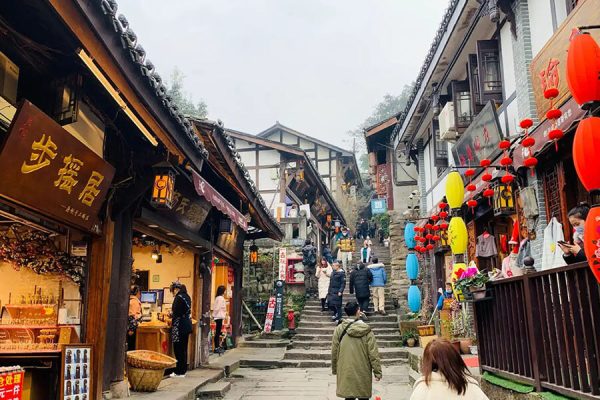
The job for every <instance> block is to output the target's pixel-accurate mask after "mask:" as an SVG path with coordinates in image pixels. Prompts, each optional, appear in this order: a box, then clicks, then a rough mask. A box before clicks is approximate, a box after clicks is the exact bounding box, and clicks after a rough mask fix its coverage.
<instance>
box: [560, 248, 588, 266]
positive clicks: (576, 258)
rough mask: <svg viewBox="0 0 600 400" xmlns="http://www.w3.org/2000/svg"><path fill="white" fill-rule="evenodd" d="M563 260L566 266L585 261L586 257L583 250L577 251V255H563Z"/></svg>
mask: <svg viewBox="0 0 600 400" xmlns="http://www.w3.org/2000/svg"><path fill="white" fill-rule="evenodd" d="M563 258H564V260H565V262H566V263H567V264H568V265H571V264H575V263H578V262H584V261H587V257H586V256H585V252H584V251H583V249H581V250H579V253H577V254H571V253H569V254H563Z"/></svg>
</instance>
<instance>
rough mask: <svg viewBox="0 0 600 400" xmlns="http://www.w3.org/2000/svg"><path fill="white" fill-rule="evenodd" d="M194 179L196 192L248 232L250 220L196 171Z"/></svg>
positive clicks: (193, 173) (193, 172)
mask: <svg viewBox="0 0 600 400" xmlns="http://www.w3.org/2000/svg"><path fill="white" fill-rule="evenodd" d="M192 175H193V177H194V188H195V189H196V192H197V193H198V194H199V195H200V196H202V197H204V198H205V199H206V200H207V201H208V202H209V203H210V204H212V205H213V206H215V207H216V208H217V210H219V211H221V212H222V213H223V214H225V215H227V216H228V217H229V218H231V220H232V221H233V222H234V223H235V224H236V225H238V226H239V227H240V228H242V229H243V230H244V231H246V232H247V231H248V220H247V219H246V217H245V216H244V215H243V214H242V213H241V212H239V211H238V210H237V209H236V208H235V207H234V206H233V205H232V204H231V203H230V202H228V201H227V200H225V198H224V197H223V196H221V194H220V193H219V192H217V190H216V189H215V188H214V187H212V186H211V185H210V184H209V183H208V182H206V180H205V179H204V178H203V177H201V176H200V175H198V174H197V173H196V172H195V171H192Z"/></svg>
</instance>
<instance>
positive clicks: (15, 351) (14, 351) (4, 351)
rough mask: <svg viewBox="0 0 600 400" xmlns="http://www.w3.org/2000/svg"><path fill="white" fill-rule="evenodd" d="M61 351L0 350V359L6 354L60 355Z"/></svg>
mask: <svg viewBox="0 0 600 400" xmlns="http://www.w3.org/2000/svg"><path fill="white" fill-rule="evenodd" d="M60 352H61V350H57V349H55V350H50V349H39V350H24V349H20V350H2V349H0V357H2V356H3V355H6V354H37V353H43V354H51V353H60Z"/></svg>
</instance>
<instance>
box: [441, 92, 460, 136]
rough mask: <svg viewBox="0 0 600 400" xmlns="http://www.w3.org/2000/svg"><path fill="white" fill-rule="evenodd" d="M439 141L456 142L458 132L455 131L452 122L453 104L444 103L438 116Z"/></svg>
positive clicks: (454, 125)
mask: <svg viewBox="0 0 600 400" xmlns="http://www.w3.org/2000/svg"><path fill="white" fill-rule="evenodd" d="M438 120H439V122H440V139H441V140H447V141H451V140H456V138H457V137H458V132H457V131H456V123H455V122H454V103H453V102H451V101H449V102H447V103H446V105H445V106H444V108H442V111H441V112H440V115H439V116H438Z"/></svg>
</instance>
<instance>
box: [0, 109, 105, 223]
mask: <svg viewBox="0 0 600 400" xmlns="http://www.w3.org/2000/svg"><path fill="white" fill-rule="evenodd" d="M113 176H114V168H113V167H112V166H111V165H110V164H109V163H107V162H106V161H104V160H103V159H102V158H101V157H99V156H98V155H96V153H94V152H93V151H92V150H91V149H89V148H88V147H87V146H85V145H84V144H83V143H81V142H80V141H79V140H78V139H77V138H75V137H74V136H73V135H71V134H70V133H69V132H67V131H66V130H65V129H63V128H62V126H60V125H59V124H58V123H56V122H55V121H54V120H53V119H52V118H50V117H49V116H47V115H46V114H44V113H43V112H42V111H40V110H39V109H37V108H36V107H35V106H34V105H33V104H31V103H30V102H28V101H25V102H23V104H22V105H21V107H20V108H19V111H18V113H17V115H16V116H15V118H14V120H13V122H12V125H11V128H10V131H9V133H8V137H7V139H6V141H5V143H4V146H3V147H2V150H1V153H0V181H1V182H2V188H1V189H0V195H1V196H3V197H6V198H9V199H11V200H13V201H15V202H18V203H21V204H23V205H25V206H28V207H31V208H33V209H35V210H37V211H39V212H41V213H43V214H46V215H48V216H49V217H53V218H56V219H58V220H60V221H66V222H68V223H71V224H73V225H76V226H78V227H82V228H84V229H85V230H89V231H94V232H98V230H99V220H98V213H99V211H100V207H101V206H102V202H103V201H104V198H105V196H106V194H107V192H108V189H109V188H110V183H111V181H112V178H113Z"/></svg>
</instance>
